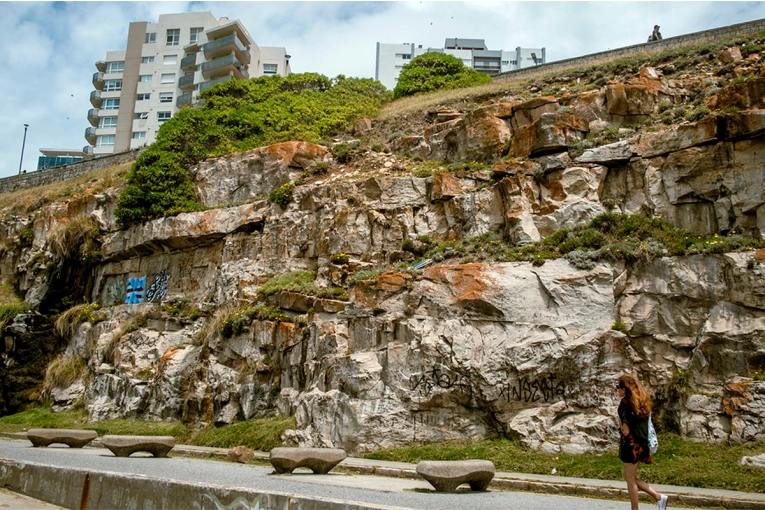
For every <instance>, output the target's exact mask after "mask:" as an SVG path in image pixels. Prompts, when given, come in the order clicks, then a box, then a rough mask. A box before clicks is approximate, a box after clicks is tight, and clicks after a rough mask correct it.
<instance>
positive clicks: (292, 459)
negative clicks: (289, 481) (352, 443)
mask: <svg viewBox="0 0 765 510" xmlns="http://www.w3.org/2000/svg"><path fill="white" fill-rule="evenodd" d="M345 456H346V455H345V450H341V449H340V448H274V449H273V450H271V455H270V456H269V459H268V460H269V461H270V462H271V465H272V466H273V467H274V470H275V471H276V472H277V473H278V474H283V473H292V470H294V469H295V468H299V467H305V468H308V469H310V470H311V471H313V472H314V473H318V474H320V475H325V474H327V473H329V471H330V470H331V469H332V468H333V467H335V466H337V465H338V464H339V463H340V462H342V461H343V459H345Z"/></svg>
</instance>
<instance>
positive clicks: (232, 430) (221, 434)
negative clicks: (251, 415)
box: [191, 416, 295, 452]
mask: <svg viewBox="0 0 765 510" xmlns="http://www.w3.org/2000/svg"><path fill="white" fill-rule="evenodd" d="M291 428H295V418H293V417H291V416H275V417H270V418H259V419H255V420H247V421H242V422H239V423H233V424H231V425H223V426H220V427H216V426H215V425H210V426H209V427H207V428H206V429H204V430H202V431H201V432H199V433H198V434H197V435H195V436H194V437H193V438H192V440H191V444H193V445H196V446H214V447H217V448H231V447H234V446H246V447H248V448H252V449H253V450H260V451H264V452H267V451H269V450H271V449H272V448H276V447H279V446H282V441H281V439H280V438H281V435H282V434H283V433H284V431H285V430H287V429H291Z"/></svg>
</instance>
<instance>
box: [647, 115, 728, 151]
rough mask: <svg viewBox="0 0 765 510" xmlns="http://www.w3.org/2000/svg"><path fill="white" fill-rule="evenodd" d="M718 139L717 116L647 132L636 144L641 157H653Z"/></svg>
mask: <svg viewBox="0 0 765 510" xmlns="http://www.w3.org/2000/svg"><path fill="white" fill-rule="evenodd" d="M716 140H717V118H716V117H707V118H705V119H702V120H700V121H698V122H694V123H692V124H683V125H680V126H678V127H676V128H674V129H668V130H665V131H660V132H658V133H645V134H643V135H641V136H640V139H639V141H638V143H637V145H636V146H635V149H634V150H635V153H636V154H637V155H638V156H640V157H641V158H652V157H655V156H659V155H662V154H667V153H670V152H676V151H679V150H682V149H687V148H688V147H694V146H696V145H703V144H706V143H709V142H713V141H716Z"/></svg>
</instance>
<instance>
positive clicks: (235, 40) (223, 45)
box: [202, 34, 250, 64]
mask: <svg viewBox="0 0 765 510" xmlns="http://www.w3.org/2000/svg"><path fill="white" fill-rule="evenodd" d="M202 51H204V53H205V58H206V59H207V60H213V59H216V58H219V57H222V56H224V55H229V54H231V52H232V51H233V52H234V54H235V55H236V58H238V59H239V61H240V62H242V63H244V64H249V63H250V52H249V51H247V47H245V45H244V44H242V41H240V40H239V37H237V35H236V34H231V35H229V36H227V37H222V38H220V39H216V40H214V41H210V42H206V43H205V44H204V46H202Z"/></svg>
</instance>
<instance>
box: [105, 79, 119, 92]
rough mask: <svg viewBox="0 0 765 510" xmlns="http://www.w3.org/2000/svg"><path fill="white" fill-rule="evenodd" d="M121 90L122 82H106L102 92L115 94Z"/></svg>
mask: <svg viewBox="0 0 765 510" xmlns="http://www.w3.org/2000/svg"><path fill="white" fill-rule="evenodd" d="M119 90H122V80H106V81H105V82H104V92H117V91H119Z"/></svg>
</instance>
